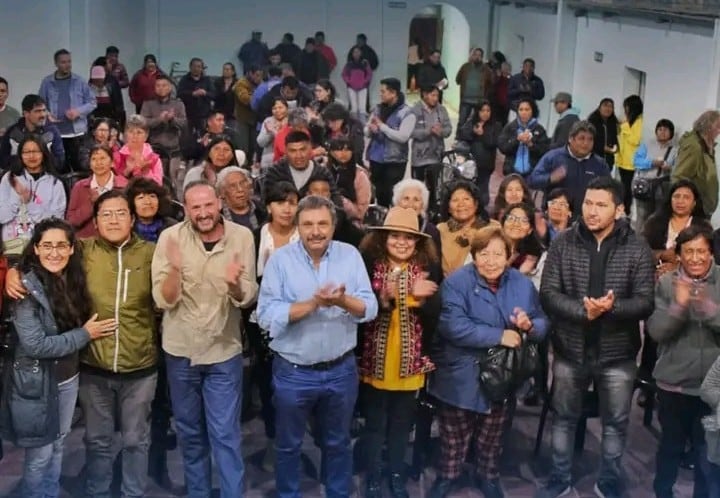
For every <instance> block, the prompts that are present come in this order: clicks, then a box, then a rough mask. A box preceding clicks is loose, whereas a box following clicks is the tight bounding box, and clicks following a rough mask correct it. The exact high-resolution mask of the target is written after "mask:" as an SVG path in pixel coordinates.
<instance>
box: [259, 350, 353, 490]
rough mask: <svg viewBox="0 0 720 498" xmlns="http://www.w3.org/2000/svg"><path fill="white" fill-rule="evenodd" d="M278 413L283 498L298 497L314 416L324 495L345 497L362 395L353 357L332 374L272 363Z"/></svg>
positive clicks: (279, 484)
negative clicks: (303, 452) (306, 438)
mask: <svg viewBox="0 0 720 498" xmlns="http://www.w3.org/2000/svg"><path fill="white" fill-rule="evenodd" d="M273 388H274V392H273V403H274V404H275V412H276V424H275V426H276V430H277V433H276V435H275V450H276V458H277V462H276V465H275V484H276V488H277V492H278V496H279V498H300V496H301V494H300V456H301V448H302V443H303V438H304V436H305V432H306V430H307V422H308V418H309V417H310V415H311V414H313V415H314V416H315V417H316V421H317V424H318V429H319V432H320V443H321V450H322V453H323V462H324V463H325V474H324V479H323V481H324V483H323V484H325V496H327V498H347V497H348V496H350V491H351V487H352V465H353V458H352V447H351V441H350V422H351V420H352V414H353V409H354V407H355V400H356V399H357V394H358V373H357V367H356V365H355V357H354V356H353V355H350V356H348V357H347V358H346V359H345V360H343V361H342V362H341V363H339V364H338V365H335V366H334V367H332V368H330V369H329V370H313V369H310V368H305V367H301V366H296V365H293V364H292V363H290V362H288V361H287V360H285V359H283V358H282V357H281V356H279V355H276V356H275V359H274V360H273Z"/></svg>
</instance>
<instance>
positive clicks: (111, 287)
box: [80, 234, 158, 373]
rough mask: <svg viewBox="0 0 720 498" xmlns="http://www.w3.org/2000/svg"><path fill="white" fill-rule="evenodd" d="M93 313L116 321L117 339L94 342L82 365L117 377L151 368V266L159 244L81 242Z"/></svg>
mask: <svg viewBox="0 0 720 498" xmlns="http://www.w3.org/2000/svg"><path fill="white" fill-rule="evenodd" d="M81 243H82V250H83V260H84V263H85V272H86V273H87V282H88V288H89V290H90V296H91V297H92V300H93V307H92V308H93V313H97V314H98V319H99V320H104V319H107V318H115V320H116V321H117V322H118V324H119V327H118V329H117V331H116V333H115V335H114V336H110V337H106V338H104V339H98V340H95V341H92V342H91V343H90V344H89V345H88V347H87V348H86V349H85V350H84V351H83V352H82V353H81V355H80V363H81V364H84V365H88V366H90V367H93V368H98V369H102V370H107V371H110V372H114V373H130V372H135V371H138V370H143V369H147V368H152V367H154V366H155V365H156V363H157V359H158V346H157V340H156V339H157V337H156V325H155V312H154V310H153V300H152V283H151V276H150V266H151V263H152V257H153V252H154V250H155V244H152V243H150V242H145V241H143V240H142V239H140V238H139V237H138V236H137V235H135V234H133V235H132V237H131V238H130V240H129V241H127V242H126V243H125V244H123V245H122V246H121V247H116V246H113V245H112V244H109V243H108V242H106V241H104V240H101V239H99V238H92V239H87V240H82V241H81Z"/></svg>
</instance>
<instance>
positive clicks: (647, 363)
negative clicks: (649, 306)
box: [638, 322, 658, 382]
mask: <svg viewBox="0 0 720 498" xmlns="http://www.w3.org/2000/svg"><path fill="white" fill-rule="evenodd" d="M657 347H658V345H657V342H655V339H653V338H652V337H651V336H650V333H649V332H648V326H647V322H645V328H644V330H643V349H642V353H641V355H640V368H639V369H638V377H639V378H640V379H642V380H644V381H648V382H651V381H652V380H653V375H652V373H653V370H654V369H655V363H657Z"/></svg>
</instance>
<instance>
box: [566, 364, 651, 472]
mask: <svg viewBox="0 0 720 498" xmlns="http://www.w3.org/2000/svg"><path fill="white" fill-rule="evenodd" d="M636 371H637V366H636V365H635V362H634V361H625V362H621V363H616V364H613V365H610V366H601V365H599V364H598V363H597V362H596V361H589V360H586V361H585V364H584V365H582V366H577V365H575V364H571V363H569V362H567V361H564V360H563V359H561V358H559V357H558V356H555V359H554V360H553V398H552V408H553V411H554V412H555V415H554V417H553V424H552V447H553V454H552V460H553V470H552V475H553V477H555V478H557V479H559V480H561V481H563V482H567V483H570V482H571V473H570V471H571V467H572V459H573V450H574V447H575V428H576V426H577V423H578V420H579V419H580V415H581V414H582V402H583V397H584V396H583V394H584V393H585V391H587V388H588V386H589V385H590V382H591V381H592V382H594V384H595V389H596V390H597V391H598V395H599V399H600V418H601V421H602V443H601V455H602V462H601V465H600V475H599V476H598V482H607V483H613V484H618V485H619V484H620V479H621V470H620V469H621V459H622V455H623V452H624V450H625V439H626V436H627V426H628V422H629V416H630V406H631V401H632V394H633V390H634V386H635V373H636Z"/></svg>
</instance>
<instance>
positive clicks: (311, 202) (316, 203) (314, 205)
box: [295, 178, 337, 226]
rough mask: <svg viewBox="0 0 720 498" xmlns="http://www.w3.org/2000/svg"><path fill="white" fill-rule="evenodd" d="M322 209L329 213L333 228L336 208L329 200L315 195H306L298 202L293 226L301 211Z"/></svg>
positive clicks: (335, 220) (335, 221)
mask: <svg viewBox="0 0 720 498" xmlns="http://www.w3.org/2000/svg"><path fill="white" fill-rule="evenodd" d="M319 180H320V178H317V179H316V180H314V181H319ZM309 183H310V182H308V184H309ZM322 208H326V209H327V210H328V211H330V218H331V219H332V224H333V226H335V225H337V208H336V207H335V204H333V202H332V201H331V200H330V199H326V198H324V197H320V196H317V195H306V196H305V197H303V198H302V199H301V200H300V202H299V203H298V210H297V212H296V213H295V225H297V224H298V221H299V220H300V214H301V213H302V212H303V211H311V210H314V209H322Z"/></svg>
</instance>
